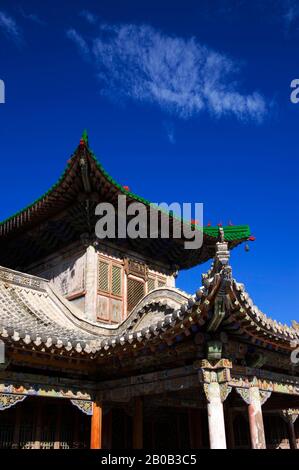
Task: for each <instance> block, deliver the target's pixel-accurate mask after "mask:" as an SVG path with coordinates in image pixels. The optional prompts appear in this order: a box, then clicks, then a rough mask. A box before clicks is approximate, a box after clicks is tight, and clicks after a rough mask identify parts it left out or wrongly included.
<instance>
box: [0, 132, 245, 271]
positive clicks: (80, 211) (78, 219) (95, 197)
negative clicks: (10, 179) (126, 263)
mask: <svg viewBox="0 0 299 470" xmlns="http://www.w3.org/2000/svg"><path fill="white" fill-rule="evenodd" d="M120 194H123V195H126V196H127V201H128V203H130V202H136V201H138V202H142V203H144V204H145V205H146V207H147V208H149V207H151V206H152V205H151V203H150V202H149V201H147V200H145V199H143V198H141V197H140V196H137V195H136V194H134V193H132V192H131V191H130V190H129V188H128V187H126V186H122V185H120V184H118V183H117V182H116V181H115V180H114V179H113V178H112V177H111V176H110V175H109V174H108V173H107V172H106V171H105V170H104V168H103V167H102V165H101V164H100V163H99V161H98V160H97V158H96V157H95V155H94V153H93V152H92V150H91V149H90V147H89V144H88V139H87V135H86V134H84V135H83V138H82V139H81V141H80V145H79V146H78V147H77V149H76V150H75V152H74V154H73V155H72V157H71V158H70V160H69V161H68V163H67V167H66V169H65V171H64V172H63V174H62V175H61V177H60V178H59V180H58V181H57V182H56V183H55V184H54V185H53V186H52V187H51V188H50V189H49V190H48V191H47V192H46V193H45V194H43V195H42V196H41V197H40V198H39V199H37V200H36V201H35V202H34V203H32V204H30V205H29V206H28V207H26V208H25V209H23V210H21V211H20V212H18V213H17V214H15V215H13V216H11V217H9V218H8V219H6V220H4V221H3V222H1V223H0V265H2V266H6V267H9V268H12V269H18V270H21V271H26V268H27V267H28V266H29V265H30V264H31V263H32V262H35V261H37V260H38V259H42V258H43V257H46V256H48V255H49V254H51V253H54V252H55V251H58V250H60V249H61V248H64V247H65V246H67V245H69V244H70V243H72V242H74V241H77V240H80V238H82V237H84V236H86V234H88V235H89V236H94V230H95V224H96V221H97V218H96V216H95V207H96V205H97V204H98V202H101V201H105V202H112V203H115V204H116V203H117V196H118V195H120ZM174 219H175V217H172V216H171V217H170V220H172V221H173V220H174ZM176 220H177V219H176ZM181 222H182V223H183V221H181ZM193 227H194V228H195V229H198V230H203V246H202V247H201V248H200V249H191V250H190V249H189V250H186V249H185V248H184V241H185V240H184V239H183V238H181V239H175V238H170V239H163V238H161V237H158V238H157V239H150V238H148V239H135V240H132V239H117V242H116V243H117V245H118V247H119V248H123V249H124V250H127V249H130V250H132V251H135V252H137V253H141V254H143V255H145V256H147V257H150V258H151V259H158V260H159V262H162V263H165V264H166V265H167V266H171V267H175V269H182V268H189V267H191V266H194V265H197V264H199V263H203V262H205V261H207V260H208V259H210V258H211V257H213V255H214V252H215V244H216V242H217V240H218V235H219V229H218V227H212V226H207V227H203V228H202V227H195V226H193ZM223 230H224V238H225V240H226V241H227V242H228V244H229V248H230V249H232V248H234V247H235V246H237V245H238V244H240V243H242V242H243V241H245V240H247V239H248V237H249V236H250V230H249V227H248V225H239V226H226V227H223Z"/></svg>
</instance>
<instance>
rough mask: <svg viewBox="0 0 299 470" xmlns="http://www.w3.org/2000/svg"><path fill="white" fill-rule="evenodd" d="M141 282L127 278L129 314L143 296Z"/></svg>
mask: <svg viewBox="0 0 299 470" xmlns="http://www.w3.org/2000/svg"><path fill="white" fill-rule="evenodd" d="M144 287H145V284H144V282H143V281H139V280H137V279H132V278H128V311H129V312H130V311H131V310H132V309H133V308H134V307H135V305H137V304H138V302H139V300H141V299H142V297H143V296H144Z"/></svg>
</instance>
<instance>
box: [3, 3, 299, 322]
mask: <svg viewBox="0 0 299 470" xmlns="http://www.w3.org/2000/svg"><path fill="white" fill-rule="evenodd" d="M45 3H46V4H45ZM298 28H299V2H298V1H291V0H290V1H288V0H272V1H270V0H269V1H252V2H245V1H217V0H215V1H214V2H210V1H208V0H207V1H198V0H197V1H192V0H187V1H181V0H179V1H175V0H172V1H168V0H163V1H159V2H158V1H155V0H151V1H147V0H143V1H142V2H140V1H138V2H137V1H136V2H135V1H126V2H123V1H121V0H119V1H116V0H109V1H106V0H102V1H101V2H99V1H92V0H89V1H88V0H85V1H79V0H78V1H64V2H57V1H55V0H53V1H52V2H40V1H37V0H36V1H34V0H27V1H26V2H25V1H23V2H22V1H21V0H20V1H14V2H13V1H8V0H7V1H6V0H1V2H0V79H2V80H4V82H5V85H6V103H5V104H4V105H0V136H1V150H0V158H1V160H0V163H1V179H0V181H1V185H0V197H1V200H2V204H1V206H0V219H4V218H5V217H7V216H9V215H11V214H12V213H13V212H15V211H17V210H18V209H20V208H22V207H23V206H25V205H26V204H28V203H30V202H32V200H34V199H35V198H36V197H38V196H40V195H41V194H42V193H43V192H44V191H45V190H47V189H48V188H49V186H50V185H52V184H53V183H54V182H55V181H56V179H57V178H58V177H59V175H60V173H61V172H62V170H63V168H64V166H65V163H66V161H67V159H68V158H69V156H70V155H71V153H72V151H73V150H74V148H75V147H76V145H77V143H78V141H79V138H80V135H81V133H82V130H83V129H84V128H87V129H88V133H89V138H90V144H91V147H92V148H93V150H94V151H95V153H96V154H97V156H98V158H99V159H100V161H101V162H102V164H103V165H104V166H105V168H106V169H107V170H108V171H109V173H110V174H111V175H112V176H114V177H115V179H116V180H117V181H119V182H120V183H121V184H124V185H128V186H130V188H131V190H132V191H134V192H135V193H137V194H140V195H141V196H144V197H146V198H148V199H150V200H152V201H155V202H162V201H165V202H169V203H170V202H173V201H178V202H203V203H204V217H205V222H206V223H207V222H208V221H211V223H212V224H213V225H216V224H217V223H218V222H220V221H221V222H222V223H223V224H226V223H227V222H228V221H229V220H231V221H232V222H233V223H234V224H236V225H237V224H249V225H250V227H251V230H252V232H253V234H254V235H255V236H256V241H255V242H254V243H251V244H250V251H249V252H248V253H247V252H245V250H244V246H242V247H239V248H237V249H236V250H234V251H233V252H232V266H233V274H234V276H235V277H236V278H237V279H238V281H240V282H243V283H244V284H245V285H246V287H247V290H248V292H249V293H250V295H251V297H252V298H253V300H254V302H255V303H256V304H257V305H258V306H259V308H260V309H261V310H262V311H264V313H266V314H267V315H269V316H271V317H273V318H276V319H277V320H280V321H282V322H287V323H289V322H290V320H291V319H297V320H298V318H299V314H298V306H299V300H298V295H297V288H296V285H297V282H298V274H299V268H298V248H297V236H298V233H299V222H298V179H299V164H298V137H297V136H298V125H299V119H298V118H299V104H297V105H295V104H292V103H291V102H290V91H291V90H290V83H291V81H292V80H293V79H294V78H299V62H298V39H299V30H298ZM207 267H208V266H207V265H203V266H199V267H197V268H194V269H192V270H189V271H186V272H182V273H181V274H180V276H179V278H178V286H179V287H181V288H183V289H185V290H188V291H190V292H193V291H195V290H196V289H197V287H198V286H199V285H200V283H201V272H203V271H204V270H206V269H207Z"/></svg>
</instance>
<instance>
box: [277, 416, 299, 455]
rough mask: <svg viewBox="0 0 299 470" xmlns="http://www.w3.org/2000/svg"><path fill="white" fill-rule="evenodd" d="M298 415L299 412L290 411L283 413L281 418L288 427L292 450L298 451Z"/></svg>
mask: <svg viewBox="0 0 299 470" xmlns="http://www.w3.org/2000/svg"><path fill="white" fill-rule="evenodd" d="M298 415H299V410H291V409H288V410H282V411H281V416H282V418H283V419H284V421H285V422H286V423H287V426H288V435H289V444H290V449H297V439H296V433H295V427H294V424H295V421H296V419H297V418H298Z"/></svg>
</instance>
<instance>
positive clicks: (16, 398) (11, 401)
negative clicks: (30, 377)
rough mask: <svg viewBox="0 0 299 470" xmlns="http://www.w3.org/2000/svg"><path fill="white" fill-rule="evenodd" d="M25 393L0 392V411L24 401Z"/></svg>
mask: <svg viewBox="0 0 299 470" xmlns="http://www.w3.org/2000/svg"><path fill="white" fill-rule="evenodd" d="M25 398H26V395H17V394H14V393H0V411H3V410H7V409H8V408H11V407H12V406H15V405H16V404H17V403H20V402H21V401H24V400H25Z"/></svg>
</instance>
